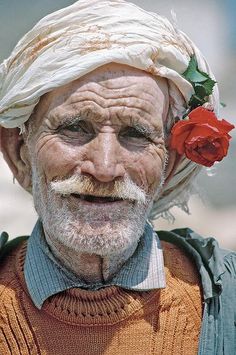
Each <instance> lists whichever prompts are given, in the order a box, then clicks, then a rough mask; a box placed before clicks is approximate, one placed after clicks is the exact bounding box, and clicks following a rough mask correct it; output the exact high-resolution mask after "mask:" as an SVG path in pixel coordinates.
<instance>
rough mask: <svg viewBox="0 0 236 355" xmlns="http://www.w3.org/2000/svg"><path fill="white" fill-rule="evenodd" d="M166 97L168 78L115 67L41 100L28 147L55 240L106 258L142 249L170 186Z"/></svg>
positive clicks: (41, 210)
mask: <svg viewBox="0 0 236 355" xmlns="http://www.w3.org/2000/svg"><path fill="white" fill-rule="evenodd" d="M167 96H168V93H167V85H166V82H165V81H164V80H161V79H159V80H158V81H156V80H155V79H153V78H152V77H151V76H150V75H149V74H146V73H144V72H142V71H140V70H138V69H134V68H130V67H127V66H123V65H118V64H110V65H106V66H103V67H101V68H99V69H97V70H95V71H94V72H92V73H89V74H87V75H86V76H84V77H83V78H81V79H79V80H76V81H74V82H72V83H70V84H67V85H65V86H63V87H61V88H59V89H56V90H54V91H52V92H51V93H48V94H46V95H45V96H44V97H43V98H42V99H41V101H40V103H39V104H38V106H37V109H36V112H35V114H34V115H33V117H32V118H31V121H32V122H31V123H30V126H31V128H32V133H31V134H30V138H29V146H30V150H31V152H32V153H31V162H32V171H33V196H34V201H35V207H36V210H37V212H38V214H39V216H40V218H41V220H42V222H43V226H44V230H45V233H46V235H47V237H48V238H49V239H51V240H53V239H57V241H58V242H59V243H61V244H64V245H66V246H68V247H70V248H73V249H76V250H78V251H81V252H89V253H95V254H99V255H107V254H109V253H110V254H112V253H115V252H117V251H119V250H120V251H122V250H123V251H125V250H126V249H128V248H130V247H131V246H132V245H136V244H137V242H138V240H139V238H140V236H141V234H142V233H143V229H144V225H145V220H146V218H147V214H148V211H149V209H150V207H151V204H152V199H153V197H154V195H155V193H156V191H157V190H158V188H160V185H161V183H162V181H163V173H164V166H165V159H166V151H165V144H164V137H163V120H164V119H165V116H166V114H167V109H168V102H166V99H165V97H167ZM68 179H69V180H68Z"/></svg>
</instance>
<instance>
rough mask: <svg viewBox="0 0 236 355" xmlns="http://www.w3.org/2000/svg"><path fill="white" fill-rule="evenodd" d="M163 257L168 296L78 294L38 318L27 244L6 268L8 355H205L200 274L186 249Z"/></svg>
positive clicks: (63, 297)
mask: <svg viewBox="0 0 236 355" xmlns="http://www.w3.org/2000/svg"><path fill="white" fill-rule="evenodd" d="M163 249H164V259H165V271H166V278H167V287H166V288H165V289H160V290H154V291H148V292H135V291H128V290H124V289H121V288H119V287H115V286H112V287H107V288H104V289H101V290H98V291H87V290H86V291H85V290H82V289H70V290H67V291H65V292H62V293H59V294H57V295H55V296H52V297H51V298H49V299H48V300H47V301H46V302H45V303H44V305H43V308H42V310H38V309H37V308H36V307H35V306H34V305H33V303H32V301H31V299H30V296H29V294H28V292H27V288H26V284H25V281H24V273H23V266H24V259H25V252H26V243H25V242H24V243H23V244H21V245H20V246H19V247H18V248H17V249H16V250H14V251H13V252H11V254H9V255H7V257H6V258H5V260H4V261H3V262H2V265H0V270H1V273H0V354H4V355H8V354H9V355H10V354H11V355H12V354H13V355H18V354H22V355H39V354H49V355H54V354H55V355H67V354H68V355H100V354H104V355H126V354H127V355H143V354H158V355H159V354H160V355H161V354H163V355H171V354H175V355H181V354H186V355H192V354H197V349H198V342H199V334H200V327H201V319H202V300H201V290H200V280H199V276H198V272H197V271H196V269H195V266H194V265H193V263H192V262H191V261H190V259H189V257H187V256H186V255H185V254H184V252H183V251H181V250H180V249H179V248H178V247H176V246H174V245H172V244H170V243H167V242H163Z"/></svg>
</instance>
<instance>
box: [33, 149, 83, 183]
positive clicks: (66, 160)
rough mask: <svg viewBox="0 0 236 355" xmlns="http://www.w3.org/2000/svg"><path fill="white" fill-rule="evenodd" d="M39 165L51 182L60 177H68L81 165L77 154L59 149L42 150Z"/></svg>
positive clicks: (38, 157)
mask: <svg viewBox="0 0 236 355" xmlns="http://www.w3.org/2000/svg"><path fill="white" fill-rule="evenodd" d="M37 163H38V165H39V167H40V170H42V171H44V173H45V175H46V176H47V180H49V181H52V180H54V179H56V178H58V177H60V178H63V177H68V175H69V174H71V173H72V172H73V171H74V170H76V169H78V167H79V165H80V161H79V160H78V157H77V156H76V155H75V154H73V153H72V152H70V151H67V150H65V149H58V148H57V147H52V149H49V150H47V149H46V148H45V149H42V150H41V151H40V152H39V154H38V156H37Z"/></svg>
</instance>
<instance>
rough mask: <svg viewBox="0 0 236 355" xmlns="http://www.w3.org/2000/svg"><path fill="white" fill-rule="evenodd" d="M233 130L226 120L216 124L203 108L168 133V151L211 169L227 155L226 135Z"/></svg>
mask: <svg viewBox="0 0 236 355" xmlns="http://www.w3.org/2000/svg"><path fill="white" fill-rule="evenodd" d="M233 128H234V126H233V125H232V124H230V123H229V122H227V121H225V120H221V121H219V120H218V119H217V117H216V115H215V114H214V112H211V111H209V110H207V109H205V108H204V107H198V108H196V109H194V110H193V111H192V112H190V113H189V115H188V119H187V120H182V121H179V122H177V123H176V124H175V125H174V126H173V128H172V130H171V141H170V147H171V148H172V149H175V150H177V152H178V153H179V154H181V155H182V154H185V155H186V157H187V158H188V159H190V160H192V161H194V162H196V163H198V164H201V165H204V166H208V167H210V166H212V165H213V164H214V163H215V162H216V161H220V160H222V159H223V158H224V157H225V156H226V155H227V152H228V148H229V140H230V138H231V136H230V135H229V134H228V132H229V131H231V130H232V129H233Z"/></svg>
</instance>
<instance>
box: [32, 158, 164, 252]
mask: <svg viewBox="0 0 236 355" xmlns="http://www.w3.org/2000/svg"><path fill="white" fill-rule="evenodd" d="M32 172H33V173H32V181H33V198H34V204H35V209H36V211H37V213H38V215H39V218H40V220H41V221H42V224H43V228H44V232H45V234H46V239H50V242H51V243H52V244H54V241H56V242H57V243H59V244H60V245H62V246H65V247H66V248H68V249H69V250H73V251H76V252H78V253H89V254H96V255H100V256H102V257H104V256H112V255H114V256H117V255H121V254H122V253H123V254H127V255H128V254H130V252H131V250H132V252H133V251H134V250H135V249H136V247H137V244H138V241H139V239H140V237H141V236H142V234H143V231H144V227H145V223H146V220H147V218H148V214H149V212H150V209H151V207H152V203H153V199H151V198H148V197H147V196H146V202H145V203H144V202H143V201H142V202H137V201H136V202H135V203H131V202H130V203H128V202H127V204H126V207H125V208H124V207H122V206H123V204H120V207H117V206H116V207H115V208H113V206H112V203H111V207H109V209H108V208H105V210H103V209H102V208H100V207H99V208H97V209H96V211H95V210H94V209H90V208H89V207H88V206H85V205H83V204H81V203H79V200H78V202H77V201H76V204H73V203H71V200H70V195H66V196H64V197H63V196H62V195H61V194H58V193H55V191H54V189H53V188H52V186H53V184H51V186H50V188H48V189H47V190H46V191H44V190H43V186H46V183H45V182H44V181H43V179H42V178H41V176H40V174H39V172H38V169H37V167H36V165H34V166H33V168H32ZM129 181H130V180H129ZM130 182H131V181H130ZM126 183H127V181H126ZM126 183H125V182H124V185H125V184H126ZM162 183H163V179H162V181H161V184H160V186H159V189H160V188H161V185H162ZM56 184H57V183H56ZM58 184H60V182H58ZM131 184H133V185H134V183H133V182H131ZM126 187H127V186H126ZM126 187H125V186H124V191H125V190H127V188H126ZM136 187H137V190H138V189H139V190H140V191H139V192H140V193H143V191H142V190H141V189H140V188H139V187H138V186H137V185H136ZM54 188H55V186H54ZM136 198H137V196H136ZM141 200H142V198H141ZM104 214H105V216H106V219H105V220H104Z"/></svg>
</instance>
